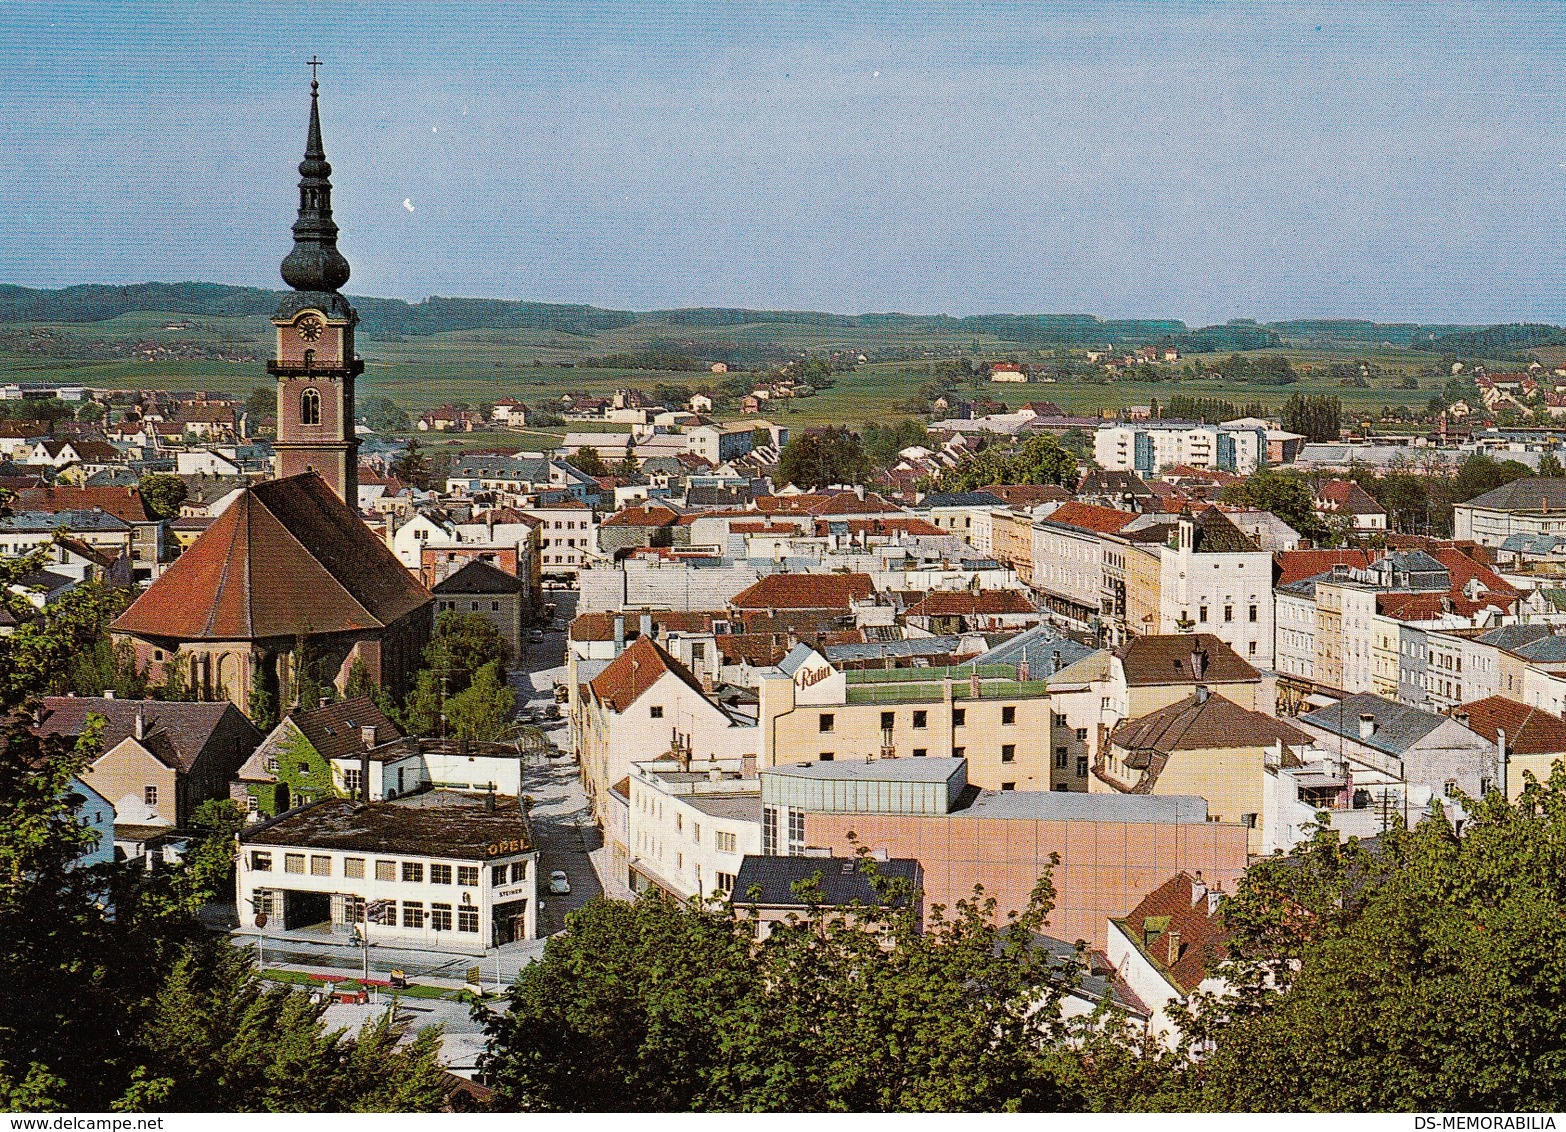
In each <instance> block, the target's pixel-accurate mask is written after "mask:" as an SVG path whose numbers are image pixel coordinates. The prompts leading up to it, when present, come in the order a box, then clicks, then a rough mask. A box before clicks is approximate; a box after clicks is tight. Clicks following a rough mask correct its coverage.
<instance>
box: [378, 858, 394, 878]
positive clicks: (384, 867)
mask: <svg viewBox="0 0 1566 1132" xmlns="http://www.w3.org/2000/svg"><path fill="white" fill-rule="evenodd" d="M375 879H376V880H396V879H397V862H396V861H376V862H375Z"/></svg>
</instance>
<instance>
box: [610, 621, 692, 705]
mask: <svg viewBox="0 0 1566 1132" xmlns="http://www.w3.org/2000/svg"><path fill="white" fill-rule="evenodd" d="M666 673H673V674H674V675H675V676H677V677H678V678H679V679H681V680H683V681H685V683H686V684H688V685H690V686H691V687H692V688H693V689H695V690H696V691H697V692H698V693H700V694H702V695H705V694H706V693H705V692H702V688H701V685H700V684H698V683H697V682H696V677H694V676H692V675H691V672H690V669H688V668H686V667H685V666H684V665H683V664H681V663H680V662H679V661H677V660H675V659H674V658H673V657H672V656H670V655H669V654H668V653H666V652H664V651H663V649H661V648H660V647H659V646H658V644H657V642H655V641H653V640H652V639H650V638H648V637H638V638H637V639H636V640H635V641H634V642H632V643H631V645H630V646H629V647H627V648H626V650H625V651H624V652H623V653H621V654H620V655H619V656H617V657H615V658H614V660H613V661H611V662H610V664H609V667H607V668H605V669H604V670H603V671H602V672H600V673H599V674H598V675H597V676H595V677H593V679H592V681H591V683H590V684H589V685H588V686H589V687H590V688H591V689H592V691H593V695H595V696H596V697H598V699H599V700H600V701H602V702H603V703H606V704H608V705H609V707H610V709H611V710H612V711H615V712H617V713H618V712H624V711H625V710H626V709H627V708H628V707H630V706H631V705H632V704H634V703H635V702H636V701H637V700H638V699H639V698H641V695H642V693H644V692H645V691H647V689H648V688H651V687H652V686H653V685H654V684H656V683H657V682H658V681H659V680H660V679H661V678H662V677H663V676H664V675H665V674H666Z"/></svg>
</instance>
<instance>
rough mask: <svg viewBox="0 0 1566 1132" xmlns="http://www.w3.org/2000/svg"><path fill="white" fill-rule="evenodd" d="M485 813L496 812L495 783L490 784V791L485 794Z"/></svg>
mask: <svg viewBox="0 0 1566 1132" xmlns="http://www.w3.org/2000/svg"><path fill="white" fill-rule="evenodd" d="M484 812H485V813H486V814H492V813H494V812H495V784H494V783H493V782H491V783H490V784H489V789H488V790H486V791H485V792H484Z"/></svg>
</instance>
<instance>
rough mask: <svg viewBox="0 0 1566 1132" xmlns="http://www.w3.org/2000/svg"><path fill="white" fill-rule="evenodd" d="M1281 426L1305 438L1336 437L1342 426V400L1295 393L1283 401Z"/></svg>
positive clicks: (1323, 438) (1328, 439)
mask: <svg viewBox="0 0 1566 1132" xmlns="http://www.w3.org/2000/svg"><path fill="white" fill-rule="evenodd" d="M1280 419H1281V421H1282V424H1283V427H1284V428H1285V429H1287V430H1288V431H1290V432H1297V433H1299V434H1301V435H1302V436H1304V437H1305V438H1306V439H1307V440H1316V441H1330V440H1336V439H1338V433H1339V432H1340V430H1341V429H1342V427H1343V402H1342V401H1340V400H1338V398H1336V397H1325V396H1322V397H1304V396H1301V395H1300V394H1298V393H1296V394H1295V395H1294V396H1292V397H1290V398H1289V399H1288V400H1287V401H1285V402H1284V403H1283V412H1282V414H1281V417H1280Z"/></svg>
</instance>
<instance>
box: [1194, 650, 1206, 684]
mask: <svg viewBox="0 0 1566 1132" xmlns="http://www.w3.org/2000/svg"><path fill="white" fill-rule="evenodd" d="M1191 675H1192V676H1193V677H1195V678H1196V679H1198V680H1200V679H1201V678H1202V677H1204V676H1206V675H1207V650H1206V649H1200V648H1193V649H1192V650H1191Z"/></svg>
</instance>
